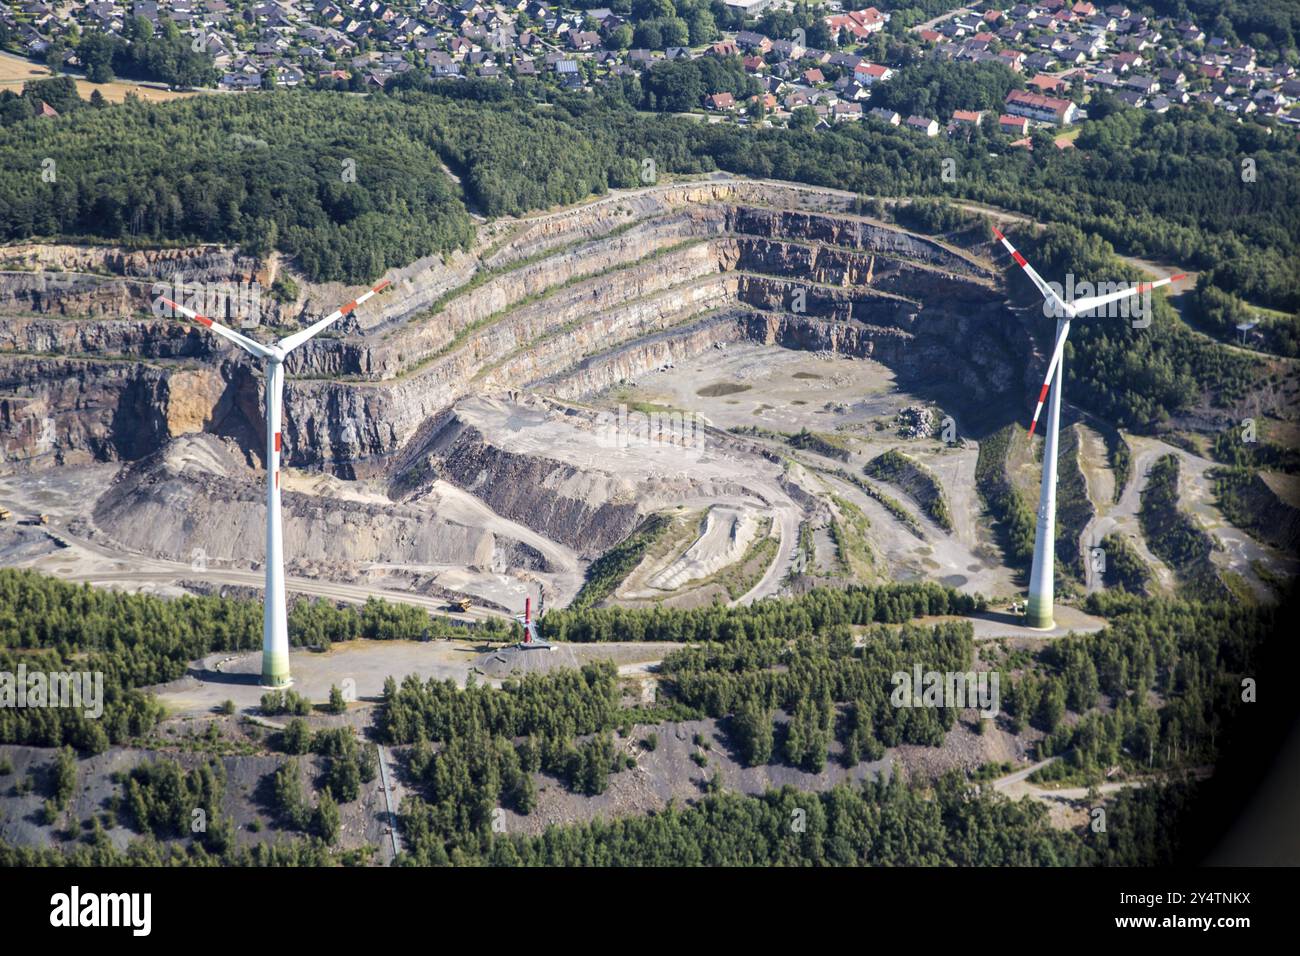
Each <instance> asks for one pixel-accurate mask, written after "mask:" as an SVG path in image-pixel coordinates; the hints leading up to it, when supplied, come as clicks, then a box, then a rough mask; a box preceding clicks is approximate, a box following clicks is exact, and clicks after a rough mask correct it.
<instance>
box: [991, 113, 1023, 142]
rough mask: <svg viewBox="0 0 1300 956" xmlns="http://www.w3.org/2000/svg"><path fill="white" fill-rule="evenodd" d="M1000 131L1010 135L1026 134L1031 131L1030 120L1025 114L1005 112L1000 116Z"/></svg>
mask: <svg viewBox="0 0 1300 956" xmlns="http://www.w3.org/2000/svg"><path fill="white" fill-rule="evenodd" d="M998 132H1000V133H1005V134H1006V135H1008V136H1024V135H1025V134H1026V133H1028V132H1029V120H1027V119H1025V117H1023V116H1007V115H1006V114H1005V113H1004V114H1002V115H1001V116H999V117H998Z"/></svg>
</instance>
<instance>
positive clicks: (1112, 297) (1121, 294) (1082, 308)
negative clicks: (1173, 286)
mask: <svg viewBox="0 0 1300 956" xmlns="http://www.w3.org/2000/svg"><path fill="white" fill-rule="evenodd" d="M1186 278H1187V274H1186V273H1185V272H1180V273H1178V275H1173V276H1168V277H1166V278H1164V279H1157V280H1156V281H1155V282H1139V283H1138V284H1137V285H1135V286H1133V287H1132V288H1129V289H1120V290H1119V291H1118V292H1108V293H1106V295H1090V296H1087V297H1085V298H1082V299H1075V300H1074V301H1073V302H1072V303H1070V304H1071V305H1073V306H1074V311H1075V313H1076V314H1082V313H1084V312H1091V311H1092V310H1093V309H1095V308H1097V306H1099V305H1105V304H1106V303H1107V302H1118V301H1119V300H1120V299H1126V298H1128V297H1129V296H1131V295H1141V294H1142V293H1143V292H1147V291H1149V290H1151V289H1154V288H1156V287H1158V286H1162V285H1169V284H1170V283H1171V282H1177V281H1178V280H1179V279H1186Z"/></svg>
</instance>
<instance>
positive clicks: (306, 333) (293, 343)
mask: <svg viewBox="0 0 1300 956" xmlns="http://www.w3.org/2000/svg"><path fill="white" fill-rule="evenodd" d="M389 285H391V283H390V282H389V281H388V280H387V279H385V280H384V281H383V282H380V283H379V284H378V285H376V286H375V287H374V288H372V289H371V290H370V291H369V292H366V293H365V294H364V295H360V296H357V298H355V299H353V300H352V301H351V302H349V303H348V304H347V305H345V306H343V308H341V309H336V310H335V311H333V312H331V313H330V314H329V315H327V316H325V318H323V319H321V320H320V321H319V322H314V323H312V324H311V325H309V326H307V328H305V329H300V330H299V331H297V332H294V333H293V334H292V335H286V336H285V337H284V338H282V339H281V340H280V343H279V345H280V348H281V349H282V350H283V351H284V352H286V353H288V352H291V351H293V350H294V349H296V348H297V347H298V346H300V345H302V343H303V342H306V341H307V340H308V339H310V338H311V337H312V336H314V335H316V333H318V332H323V331H324V330H325V329H327V328H329V327H330V326H331V325H333V324H334V323H335V322H337V321H338V320H339V319H341V318H343V316H345V315H347V314H348V313H349V312H351V311H352V310H353V309H355V308H356V307H357V306H359V305H360V304H361V303H362V302H365V301H366V300H367V299H369V298H370V297H371V296H372V295H376V294H377V293H379V292H382V291H383V290H384V289H386V288H387V287H388V286H389Z"/></svg>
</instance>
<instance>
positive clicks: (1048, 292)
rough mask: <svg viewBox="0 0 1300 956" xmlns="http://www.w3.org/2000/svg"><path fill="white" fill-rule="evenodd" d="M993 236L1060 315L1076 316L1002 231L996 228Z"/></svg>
mask: <svg viewBox="0 0 1300 956" xmlns="http://www.w3.org/2000/svg"><path fill="white" fill-rule="evenodd" d="M993 235H995V236H997V237H998V241H999V242H1001V243H1002V245H1003V246H1005V247H1006V250H1007V252H1009V253H1011V258H1012V259H1015V260H1016V265H1018V266H1020V268H1022V269H1024V270H1025V275H1027V276H1029V281H1030V282H1032V283H1033V284H1034V285H1036V286H1037V287H1038V291H1039V292H1041V293H1042V295H1043V298H1044V299H1046V300H1047V301H1048V302H1054V303H1055V304H1056V307H1057V308H1058V309H1060V313H1059V314H1060V315H1073V314H1074V310H1073V309H1072V308H1071V307H1070V306H1068V305H1066V303H1065V301H1064V300H1062V299H1061V297H1060V296H1059V295H1057V294H1056V293H1055V292H1054V291H1053V290H1052V287H1051V286H1050V285H1048V284H1047V283H1046V282H1044V281H1043V277H1042V276H1040V275H1039V274H1038V273H1037V272H1035V271H1034V267H1033V266H1031V265H1030V264H1029V263H1028V262H1026V261H1025V257H1024V256H1022V255H1021V254H1020V251H1019V250H1018V249H1016V247H1015V246H1013V245H1012V244H1011V240H1010V239H1008V238H1007V237H1006V236H1004V235H1003V234H1002V230H1001V229H999V228H998V227H997V226H994V227H993Z"/></svg>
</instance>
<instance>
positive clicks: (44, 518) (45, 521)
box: [36, 514, 50, 524]
mask: <svg viewBox="0 0 1300 956" xmlns="http://www.w3.org/2000/svg"><path fill="white" fill-rule="evenodd" d="M36 520H38V521H39V522H40V523H41V524H49V523H50V516H49V515H44V514H43V515H41V516H40V517H39V518H37V519H36Z"/></svg>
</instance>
